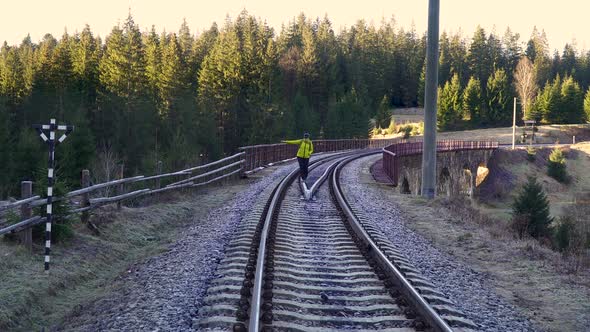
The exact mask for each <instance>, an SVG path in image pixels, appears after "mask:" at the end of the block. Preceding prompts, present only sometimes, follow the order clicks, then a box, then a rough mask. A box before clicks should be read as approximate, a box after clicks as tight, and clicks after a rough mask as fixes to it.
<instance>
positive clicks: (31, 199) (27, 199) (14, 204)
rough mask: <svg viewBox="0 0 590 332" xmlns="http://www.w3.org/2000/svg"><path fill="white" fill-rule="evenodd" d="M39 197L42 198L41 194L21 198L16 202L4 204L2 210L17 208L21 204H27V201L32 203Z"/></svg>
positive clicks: (0, 208)
mask: <svg viewBox="0 0 590 332" xmlns="http://www.w3.org/2000/svg"><path fill="white" fill-rule="evenodd" d="M39 198H41V196H33V197H29V198H25V199H21V200H20V201H16V202H13V203H10V204H7V205H2V206H0V212H2V211H5V210H10V209H14V208H17V207H19V206H21V205H24V204H27V203H31V202H33V201H35V200H38V199H39Z"/></svg>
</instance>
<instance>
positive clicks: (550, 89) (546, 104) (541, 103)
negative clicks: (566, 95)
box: [536, 75, 563, 123]
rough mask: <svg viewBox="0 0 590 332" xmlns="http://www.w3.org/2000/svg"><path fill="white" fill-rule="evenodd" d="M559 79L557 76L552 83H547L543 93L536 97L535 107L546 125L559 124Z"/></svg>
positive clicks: (560, 119)
mask: <svg viewBox="0 0 590 332" xmlns="http://www.w3.org/2000/svg"><path fill="white" fill-rule="evenodd" d="M560 91H561V78H560V77H559V75H558V76H557V77H556V78H555V79H554V80H553V82H552V83H550V82H547V83H546V84H545V87H544V88H543V91H542V92H541V94H540V95H539V97H537V102H536V104H537V106H536V107H538V109H539V111H540V112H541V113H542V115H543V120H544V121H545V122H548V123H561V121H563V119H562V117H561V113H560V105H561V93H560Z"/></svg>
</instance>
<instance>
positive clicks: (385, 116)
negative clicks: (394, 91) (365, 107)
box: [375, 96, 391, 129]
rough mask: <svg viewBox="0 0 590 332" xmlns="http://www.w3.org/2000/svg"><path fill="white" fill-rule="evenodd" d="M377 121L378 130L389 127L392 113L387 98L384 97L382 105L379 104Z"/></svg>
mask: <svg viewBox="0 0 590 332" xmlns="http://www.w3.org/2000/svg"><path fill="white" fill-rule="evenodd" d="M375 121H376V126H377V127H378V128H381V129H385V128H387V127H389V122H390V121H391V112H390V111H389V100H388V99H387V96H383V99H381V103H379V108H378V109H377V116H376V117H375Z"/></svg>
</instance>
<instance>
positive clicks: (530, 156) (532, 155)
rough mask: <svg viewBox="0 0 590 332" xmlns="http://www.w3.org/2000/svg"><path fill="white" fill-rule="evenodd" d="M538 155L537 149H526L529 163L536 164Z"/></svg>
mask: <svg viewBox="0 0 590 332" xmlns="http://www.w3.org/2000/svg"><path fill="white" fill-rule="evenodd" d="M536 155H537V150H535V148H533V147H530V146H529V147H528V148H527V149H526V159H527V160H528V161H530V162H535V159H536Z"/></svg>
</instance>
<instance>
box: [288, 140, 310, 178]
mask: <svg viewBox="0 0 590 332" xmlns="http://www.w3.org/2000/svg"><path fill="white" fill-rule="evenodd" d="M282 142H283V143H287V144H296V145H299V150H297V161H298V162H299V170H300V173H301V179H302V180H303V181H305V180H306V179H307V166H308V165H309V157H311V154H312V153H313V143H312V142H311V140H310V139H309V133H305V134H303V139H295V140H290V141H282Z"/></svg>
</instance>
